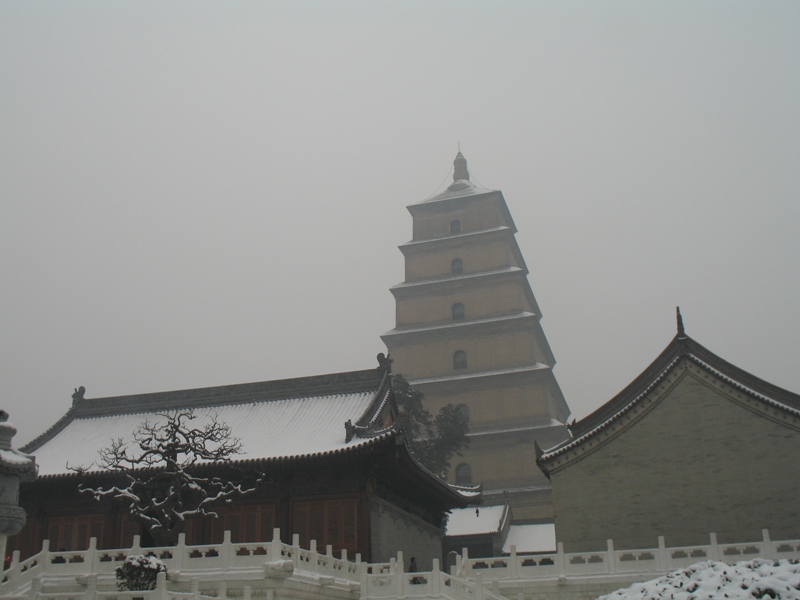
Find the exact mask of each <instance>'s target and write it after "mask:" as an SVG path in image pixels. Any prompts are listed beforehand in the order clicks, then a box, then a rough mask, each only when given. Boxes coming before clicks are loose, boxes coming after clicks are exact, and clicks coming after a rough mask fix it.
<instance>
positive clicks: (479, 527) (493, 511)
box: [445, 504, 508, 536]
mask: <svg viewBox="0 0 800 600" xmlns="http://www.w3.org/2000/svg"><path fill="white" fill-rule="evenodd" d="M507 515H508V506H506V505H504V504H499V505H496V506H481V507H480V508H456V509H453V510H451V511H450V515H449V516H448V517H447V528H446V529H445V535H448V536H458V535H485V534H491V533H497V532H498V531H500V530H502V528H503V525H504V523H505V520H506V518H507Z"/></svg>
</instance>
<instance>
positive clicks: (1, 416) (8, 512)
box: [0, 410, 38, 560]
mask: <svg viewBox="0 0 800 600" xmlns="http://www.w3.org/2000/svg"><path fill="white" fill-rule="evenodd" d="M16 433H17V428H16V427H14V426H13V425H12V424H11V423H8V413H7V412H6V411H4V410H0V551H2V552H1V553H0V558H2V559H3V560H5V556H6V540H7V539H8V536H10V535H16V534H17V533H19V532H20V530H21V529H22V528H23V527H24V526H25V516H26V515H25V510H24V509H22V508H21V507H20V505H19V482H20V481H33V480H34V479H36V472H37V470H38V467H37V466H36V459H35V458H34V457H33V456H29V455H27V454H24V453H22V452H20V451H19V450H15V449H14V448H12V447H11V438H13V437H14V435H16Z"/></svg>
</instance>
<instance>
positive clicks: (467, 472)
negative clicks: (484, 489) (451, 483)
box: [456, 463, 472, 485]
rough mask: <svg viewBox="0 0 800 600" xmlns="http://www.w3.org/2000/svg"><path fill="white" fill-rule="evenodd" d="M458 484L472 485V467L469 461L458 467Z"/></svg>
mask: <svg viewBox="0 0 800 600" xmlns="http://www.w3.org/2000/svg"><path fill="white" fill-rule="evenodd" d="M456 485H472V468H471V467H470V466H469V465H468V464H467V463H461V464H460V465H458V466H457V467H456Z"/></svg>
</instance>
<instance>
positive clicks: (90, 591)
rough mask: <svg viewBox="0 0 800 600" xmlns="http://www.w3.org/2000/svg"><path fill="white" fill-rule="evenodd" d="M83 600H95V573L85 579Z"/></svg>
mask: <svg viewBox="0 0 800 600" xmlns="http://www.w3.org/2000/svg"><path fill="white" fill-rule="evenodd" d="M92 539H94V538H92ZM84 598H86V600H95V598H97V573H95V572H94V571H92V573H91V575H89V576H88V577H87V578H86V593H85V595H84Z"/></svg>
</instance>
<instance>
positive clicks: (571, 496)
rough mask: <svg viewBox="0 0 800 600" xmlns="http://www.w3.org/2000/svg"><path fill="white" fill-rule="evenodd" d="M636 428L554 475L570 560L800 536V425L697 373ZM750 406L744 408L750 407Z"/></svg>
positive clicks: (559, 529) (690, 370)
mask: <svg viewBox="0 0 800 600" xmlns="http://www.w3.org/2000/svg"><path fill="white" fill-rule="evenodd" d="M678 377H679V379H678V380H677V382H676V383H675V384H674V385H673V386H672V387H671V388H670V389H668V390H666V391H665V394H664V396H663V397H662V398H661V400H660V401H659V402H658V403H656V404H655V405H654V406H653V408H652V409H651V410H650V411H649V412H647V413H645V414H644V415H643V416H642V417H641V418H640V419H639V420H638V421H637V422H635V423H633V424H632V425H631V426H630V427H629V428H628V429H626V430H623V431H622V432H620V433H619V434H618V435H617V436H616V437H613V438H612V439H610V440H609V441H608V442H606V443H605V444H604V445H602V446H601V447H599V448H598V449H596V450H595V451H594V452H592V453H590V454H588V455H586V456H585V457H583V458H582V459H580V460H578V461H577V462H574V463H572V464H571V465H568V466H566V467H565V468H564V469H563V470H561V471H557V472H555V473H553V475H552V483H553V499H554V508H555V523H556V536H557V539H558V540H559V541H562V542H564V545H565V550H566V551H567V552H580V551H585V550H599V549H603V548H605V545H606V542H605V540H606V539H608V538H612V539H613V540H614V544H615V547H616V548H618V549H622V548H647V547H654V546H656V545H657V537H658V536H659V535H664V536H665V537H666V543H667V545H668V546H680V545H691V544H705V543H708V539H709V533H710V532H716V533H717V535H718V540H719V542H721V543H724V542H741V541H751V540H752V541H757V540H759V539H761V529H762V528H767V529H769V530H770V533H771V537H772V539H793V538H794V539H796V538H799V537H800V500H799V499H800V419H798V418H792V417H788V418H787V417H786V416H785V413H781V412H780V411H770V412H769V413H768V414H764V412H763V410H759V409H758V408H757V406H756V405H754V404H752V403H751V405H749V406H747V405H746V404H747V396H746V395H744V394H742V393H741V392H738V391H737V390H735V389H733V388H731V387H729V386H727V385H726V384H724V383H721V382H720V381H719V380H718V379H716V378H715V377H714V376H712V375H710V374H708V373H706V372H705V371H702V370H701V369H699V368H697V367H695V366H694V365H692V366H688V367H686V370H685V371H683V372H682V373H681V374H680V375H679V376H678ZM743 404H744V405H743Z"/></svg>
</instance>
